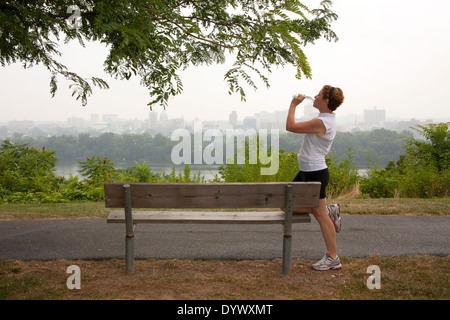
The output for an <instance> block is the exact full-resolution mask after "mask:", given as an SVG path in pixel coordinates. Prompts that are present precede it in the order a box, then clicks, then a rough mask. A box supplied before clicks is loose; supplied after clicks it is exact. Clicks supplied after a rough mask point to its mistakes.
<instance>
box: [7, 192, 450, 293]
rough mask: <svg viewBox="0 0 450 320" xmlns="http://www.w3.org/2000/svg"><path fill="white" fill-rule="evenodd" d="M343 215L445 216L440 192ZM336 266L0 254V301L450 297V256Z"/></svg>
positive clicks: (364, 202) (48, 209)
mask: <svg viewBox="0 0 450 320" xmlns="http://www.w3.org/2000/svg"><path fill="white" fill-rule="evenodd" d="M336 201H337V202H339V203H340V204H341V207H342V212H343V213H344V214H383V215H400V214H402V215H404V214H406V215H446V216H448V215H449V214H450V210H449V208H450V206H449V204H450V201H449V200H448V199H447V198H445V199H338V200H335V199H331V200H330V201H329V203H332V202H336ZM108 212H109V209H105V207H104V203H103V202H99V203H60V204H8V205H2V206H0V220H25V219H80V218H106V216H107V214H108ZM341 261H342V263H343V268H342V269H341V270H335V271H326V272H317V271H314V270H312V268H311V264H312V263H313V262H315V261H308V260H293V261H292V264H291V273H290V274H289V275H283V274H282V272H281V261H280V260H279V259H276V260H264V261H261V260H257V261H248V260H244V261H229V260H155V259H147V260H137V261H136V262H135V273H134V274H133V275H126V274H125V270H124V260H122V259H110V260H98V261H90V260H76V261H67V260H57V261H9V260H8V261H2V260H0V300H31V299H33V300H34V299H43V300H103V299H108V300H109V299H125V300H128V299H157V300H172V299H177V300H178V299H181V300H209V299H214V300H216V299H219V300H222V299H233V300H243V299H245V300H285V299H286V300H301V299H319V300H322V299H348V300H357V299H358V300H359V299H364V300H381V299H384V300H398V299H402V300H409V299H411V300H419V299H420V300H422V299H432V300H434V299H439V300H448V299H450V292H449V275H450V257H449V256H445V257H438V256H429V255H423V256H394V257H380V256H371V257H367V258H357V259H356V258H355V259H354V258H348V257H341ZM69 265H77V266H79V267H80V270H81V289H80V290H77V289H74V290H69V289H68V288H67V285H66V281H67V279H68V277H69V276H70V275H69V274H67V273H66V270H67V267H68V266H69ZM370 265H377V266H379V267H380V270H381V289H379V290H376V289H374V290H369V289H368V288H367V285H366V283H367V279H368V277H369V276H370V274H368V273H367V268H368V267H369V266H370Z"/></svg>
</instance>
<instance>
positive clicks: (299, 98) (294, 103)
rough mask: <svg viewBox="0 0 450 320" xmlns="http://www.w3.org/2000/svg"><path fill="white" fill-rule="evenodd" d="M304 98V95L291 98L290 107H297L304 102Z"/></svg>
mask: <svg viewBox="0 0 450 320" xmlns="http://www.w3.org/2000/svg"><path fill="white" fill-rule="evenodd" d="M305 98H306V96H305V95H304V94H297V95H294V96H293V97H292V101H291V106H294V107H296V106H298V105H299V104H300V103H302V102H303V100H305Z"/></svg>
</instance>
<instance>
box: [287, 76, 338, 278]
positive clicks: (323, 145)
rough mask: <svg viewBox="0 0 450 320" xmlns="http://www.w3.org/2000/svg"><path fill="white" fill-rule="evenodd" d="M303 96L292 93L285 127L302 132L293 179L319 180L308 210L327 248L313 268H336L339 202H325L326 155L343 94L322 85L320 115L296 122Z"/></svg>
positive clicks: (316, 104) (316, 103)
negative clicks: (316, 194)
mask: <svg viewBox="0 0 450 320" xmlns="http://www.w3.org/2000/svg"><path fill="white" fill-rule="evenodd" d="M304 99H305V96H304V95H296V96H294V97H293V99H292V101H291V105H290V108H289V113H288V116H287V120H286V130H287V131H290V132H295V133H303V134H305V136H304V139H303V143H302V147H301V148H300V152H299V153H298V163H299V169H300V171H299V172H298V174H297V176H296V177H295V178H294V181H320V182H321V183H322V185H321V189H320V200H319V207H318V208H313V209H311V211H312V214H313V215H314V217H315V218H316V220H317V221H318V222H319V225H320V229H321V231H322V235H323V238H324V240H325V244H326V247H327V250H328V252H327V253H326V254H325V256H324V257H323V258H322V259H321V260H320V261H319V262H317V263H315V264H313V266H312V267H313V268H314V269H315V270H329V269H333V270H336V269H340V268H341V267H342V266H341V262H340V259H339V257H338V255H337V248H336V232H339V231H340V229H341V218H340V208H339V205H338V204H335V205H331V206H329V207H327V205H326V193H325V188H326V186H327V184H328V181H329V172H328V167H327V165H326V163H325V156H326V155H327V154H328V152H329V151H330V148H331V144H332V142H333V139H334V137H335V135H336V124H335V117H336V115H335V114H334V113H333V111H335V110H336V109H337V108H338V107H339V106H340V105H341V104H342V102H343V101H344V95H343V92H342V90H341V89H339V88H334V87H331V86H329V85H326V86H324V87H323V88H322V89H321V90H320V92H319V94H318V95H316V96H315V97H314V108H316V109H317V110H319V112H320V113H319V116H318V117H317V118H314V119H312V120H309V121H301V122H295V110H296V108H297V106H298V105H299V104H300V103H302V102H303V100H304ZM296 211H304V209H303V210H302V209H300V208H297V209H296ZM294 212H295V210H294Z"/></svg>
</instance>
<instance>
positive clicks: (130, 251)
mask: <svg viewBox="0 0 450 320" xmlns="http://www.w3.org/2000/svg"><path fill="white" fill-rule="evenodd" d="M123 199H124V202H125V203H124V207H125V227H126V235H125V260H126V269H127V274H132V273H133V272H134V225H133V215H132V210H131V188H130V185H129V184H125V185H124V186H123Z"/></svg>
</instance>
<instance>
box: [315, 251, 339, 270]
mask: <svg viewBox="0 0 450 320" xmlns="http://www.w3.org/2000/svg"><path fill="white" fill-rule="evenodd" d="M312 267H313V269H314V270H320V271H323V270H329V269H332V270H339V269H341V268H342V265H341V259H339V256H337V257H336V259H333V258H332V257H330V256H329V255H328V252H327V253H325V256H324V257H323V258H322V259H321V260H320V261H319V262H317V263H315V264H313V265H312Z"/></svg>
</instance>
